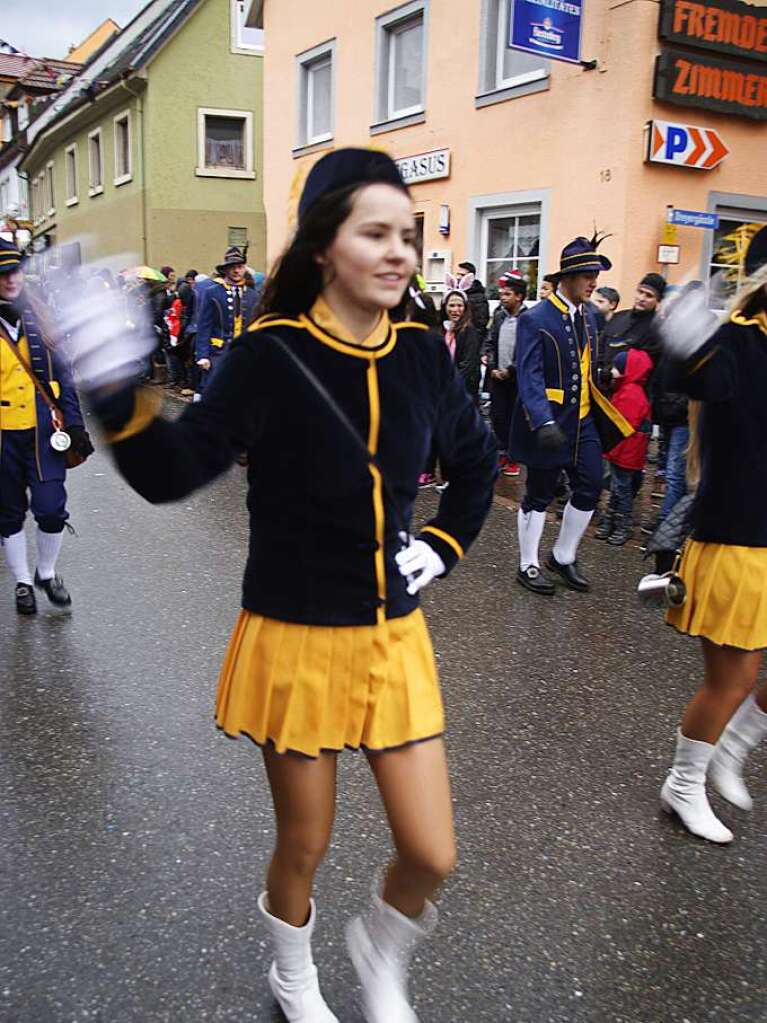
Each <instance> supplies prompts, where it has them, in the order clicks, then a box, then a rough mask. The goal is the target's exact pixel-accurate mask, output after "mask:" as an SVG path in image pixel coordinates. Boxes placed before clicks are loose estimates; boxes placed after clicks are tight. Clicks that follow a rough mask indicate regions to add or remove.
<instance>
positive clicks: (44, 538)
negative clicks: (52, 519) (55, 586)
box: [37, 527, 64, 579]
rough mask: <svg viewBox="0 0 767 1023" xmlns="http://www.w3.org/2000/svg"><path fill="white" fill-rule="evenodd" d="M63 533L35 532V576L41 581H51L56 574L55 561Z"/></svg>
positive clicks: (40, 530) (39, 530)
mask: <svg viewBox="0 0 767 1023" xmlns="http://www.w3.org/2000/svg"><path fill="white" fill-rule="evenodd" d="M63 539H64V533H63V532H61V533H44V532H43V531H42V529H40V528H39V527H38V530H37V574H38V575H39V576H40V578H41V579H53V577H54V575H55V574H56V559H57V558H58V556H59V551H60V550H61V542H62V540H63Z"/></svg>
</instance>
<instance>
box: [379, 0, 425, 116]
mask: <svg viewBox="0 0 767 1023" xmlns="http://www.w3.org/2000/svg"><path fill="white" fill-rule="evenodd" d="M426 15H427V4H426V3H425V2H416V3H409V4H405V5H404V6H403V7H399V8H397V10H395V11H390V12H389V13H388V14H384V15H382V16H381V17H380V18H378V19H377V20H376V56H377V75H376V78H377V103H376V119H377V121H378V122H379V123H381V122H386V121H392V120H396V119H398V118H403V117H410V116H413V115H417V114H422V113H423V111H424V106H425V83H426Z"/></svg>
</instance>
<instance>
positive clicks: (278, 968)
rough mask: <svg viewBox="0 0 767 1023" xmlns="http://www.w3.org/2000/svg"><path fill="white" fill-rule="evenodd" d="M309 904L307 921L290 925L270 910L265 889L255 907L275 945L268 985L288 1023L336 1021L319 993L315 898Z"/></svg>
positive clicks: (329, 1022) (331, 1022) (334, 1022)
mask: <svg viewBox="0 0 767 1023" xmlns="http://www.w3.org/2000/svg"><path fill="white" fill-rule="evenodd" d="M310 905H311V912H310V914H309V920H308V921H307V923H305V924H304V926H303V927H292V926H291V925H290V924H288V923H285V921H284V920H280V919H279V918H278V917H276V916H272V914H271V913H270V912H269V910H268V909H267V896H266V892H264V893H263V894H262V895H260V896H259V899H258V908H259V910H260V911H261V916H262V917H263V918H264V921H265V923H266V926H267V927H268V928H269V931H270V933H271V936H272V943H273V945H274V962H273V963H272V966H271V969H270V970H269V987H270V988H271V991H272V994H273V995H274V997H275V998H276V999H277V1002H278V1003H279V1006H280V1008H281V1009H282V1011H283V1012H284V1013H285V1018H286V1019H287V1020H288V1023H339V1021H338V1017H337V1016H334V1015H333V1013H332V1012H331V1011H330V1009H329V1008H328V1006H327V1004H326V1002H325V999H324V998H323V997H322V994H321V993H320V985H319V981H318V980H317V967H316V966H315V965H314V960H313V959H312V932H313V930H314V922H315V919H316V917H317V910H316V907H315V905H314V899H312V900H311V901H310Z"/></svg>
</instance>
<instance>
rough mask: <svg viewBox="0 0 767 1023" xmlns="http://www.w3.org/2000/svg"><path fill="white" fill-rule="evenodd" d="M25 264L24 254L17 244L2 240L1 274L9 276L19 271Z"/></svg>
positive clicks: (0, 242)
mask: <svg viewBox="0 0 767 1023" xmlns="http://www.w3.org/2000/svg"><path fill="white" fill-rule="evenodd" d="M23 264H24V253H23V252H21V251H20V249H19V248H18V246H17V245H16V242H9V241H7V240H6V239H5V238H0V274H9V273H12V272H13V271H14V270H19V269H20V268H21V267H22V266H23Z"/></svg>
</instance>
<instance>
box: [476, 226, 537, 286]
mask: <svg viewBox="0 0 767 1023" xmlns="http://www.w3.org/2000/svg"><path fill="white" fill-rule="evenodd" d="M481 248H482V267H483V271H484V280H485V283H486V287H487V294H488V298H491V299H496V298H498V285H497V283H496V282H497V280H498V278H499V277H500V276H501V274H502V273H504V272H505V271H506V270H519V272H520V273H521V274H522V276H523V277H524V278H525V280H526V281H527V283H528V295H529V297H530V298H534V297H535V296H536V295H537V294H538V277H539V271H540V258H541V256H540V250H541V212H540V208H536V207H535V206H526V207H519V208H518V209H514V208H511V209H495V210H492V209H491V210H487V211H485V212H484V214H483V217H482V233H481Z"/></svg>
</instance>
